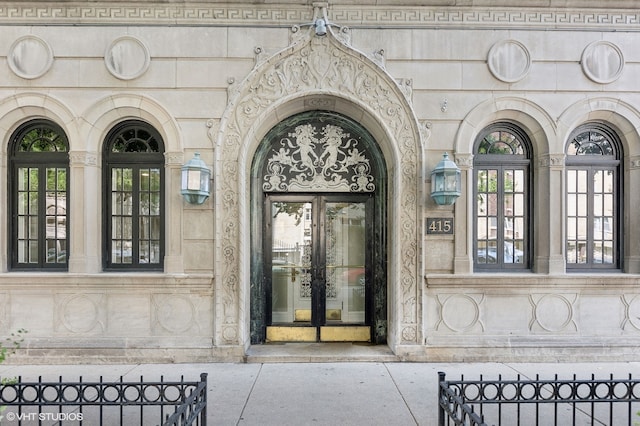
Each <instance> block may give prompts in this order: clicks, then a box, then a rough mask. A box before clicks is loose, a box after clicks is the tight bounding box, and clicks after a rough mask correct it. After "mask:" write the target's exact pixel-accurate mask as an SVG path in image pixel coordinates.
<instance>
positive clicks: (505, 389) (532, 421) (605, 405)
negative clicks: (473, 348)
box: [438, 372, 640, 426]
mask: <svg viewBox="0 0 640 426" xmlns="http://www.w3.org/2000/svg"><path fill="white" fill-rule="evenodd" d="M438 389H439V392H438V402H439V409H438V425H439V426H449V425H472V426H475V425H480V426H487V425H505V426H506V425H508V426H512V425H514V426H516V425H536V426H538V425H544V426H547V425H558V426H560V425H600V426H602V425H608V426H618V425H629V426H635V425H640V414H639V411H640V380H638V379H634V378H633V377H632V375H631V374H630V375H629V377H628V378H627V379H615V378H614V377H613V375H610V377H609V379H596V378H595V375H591V379H586V380H583V379H578V378H577V377H576V375H573V378H572V379H559V378H558V375H555V376H554V379H552V380H541V379H540V378H539V375H536V378H535V380H529V379H522V378H521V377H520V375H518V376H517V378H516V380H503V379H502V376H498V380H484V379H483V377H482V376H480V379H479V380H464V376H463V377H461V379H460V380H457V381H450V380H446V377H445V373H442V372H440V373H438Z"/></svg>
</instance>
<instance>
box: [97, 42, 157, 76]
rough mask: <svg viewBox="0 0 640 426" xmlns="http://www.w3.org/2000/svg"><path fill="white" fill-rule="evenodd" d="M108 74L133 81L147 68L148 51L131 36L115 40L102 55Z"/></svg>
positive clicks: (148, 60)
mask: <svg viewBox="0 0 640 426" xmlns="http://www.w3.org/2000/svg"><path fill="white" fill-rule="evenodd" d="M104 62H105V64H106V66H107V69H108V70H109V72H110V73H111V74H112V75H113V76H114V77H116V78H119V79H121V80H133V79H135V78H138V77H140V76H141V75H142V74H144V73H145V72H146V71H147V69H148V68H149V63H150V62H151V58H150V55H149V49H147V46H145V45H144V43H142V42H141V41H140V40H138V39H137V38H135V37H131V36H123V37H120V38H117V39H116V40H114V41H113V43H111V45H110V46H109V48H108V49H107V52H106V53H105V55H104Z"/></svg>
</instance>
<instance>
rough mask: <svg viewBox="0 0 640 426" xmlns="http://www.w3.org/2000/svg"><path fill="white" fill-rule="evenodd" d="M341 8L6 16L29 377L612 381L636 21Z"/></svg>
mask: <svg viewBox="0 0 640 426" xmlns="http://www.w3.org/2000/svg"><path fill="white" fill-rule="evenodd" d="M351 3H352V2H342V1H338V0H336V1H331V2H289V1H286V0H283V1H282V2H281V3H263V2H252V3H251V4H248V3H246V2H235V3H234V2H217V1H194V2H165V1H142V2H135V3H133V2H93V1H78V2H55V1H27V2H0V35H1V37H0V44H1V45H2V49H1V50H0V52H4V53H0V55H2V56H0V66H2V67H4V69H5V72H4V73H3V75H4V78H3V79H2V81H1V82H0V128H1V129H2V133H1V135H2V146H3V148H2V150H0V165H1V171H0V182H1V183H0V198H3V199H5V200H6V203H5V205H6V206H7V207H6V208H5V209H3V210H1V211H0V240H2V241H3V245H2V250H1V251H0V270H1V273H0V331H1V332H2V333H3V334H5V335H9V334H10V333H11V332H12V331H15V330H17V329H19V328H24V329H27V330H28V331H29V333H28V335H27V336H28V338H27V339H26V340H25V342H24V350H23V351H21V353H20V354H19V356H20V357H22V359H25V360H29V361H32V362H37V359H38V358H39V357H40V356H41V355H42V354H47V356H48V357H57V358H58V359H59V361H61V362H82V361H87V360H91V361H93V362H95V361H100V360H102V361H128V362H133V361H140V360H146V361H150V360H151V361H176V362H181V361H211V360H214V361H220V360H241V359H243V357H245V356H246V354H247V352H248V351H249V350H250V348H251V346H253V345H263V344H269V343H270V342H274V341H320V342H325V341H336V340H337V341H362V340H363V341H368V342H371V343H373V344H377V345H388V347H389V348H390V349H391V351H393V353H394V354H395V355H396V356H397V357H398V359H402V360H433V361H460V360H476V361H479V360H522V359H523V357H526V358H527V359H531V360H538V361H540V360H546V361H548V360H562V359H564V358H565V357H567V356H571V357H572V359H584V360H590V359H604V358H606V359H616V360H626V359H631V358H632V357H633V355H634V354H633V351H634V348H637V345H638V344H639V343H640V320H638V316H639V315H638V314H639V313H640V290H639V285H640V275H639V274H640V245H639V244H638V243H637V241H640V219H638V217H637V215H635V214H634V206H635V205H637V204H638V203H640V194H638V193H637V192H636V191H635V190H634V188H635V187H637V186H638V185H639V184H640V133H639V132H640V130H639V129H640V89H639V88H638V84H637V81H638V79H639V77H640V66H639V65H638V64H639V63H640V53H638V51H637V48H636V46H637V44H638V41H639V37H640V13H639V12H638V11H637V8H636V7H634V3H635V2H634V1H624V0H614V1H610V2H608V4H607V8H606V9H602V8H598V7H595V6H597V5H595V6H594V5H593V4H592V2H591V1H589V0H576V1H573V2H566V1H563V2H558V4H556V3H555V2H554V1H553V0H552V1H547V2H535V4H532V5H531V6H527V5H525V6H522V5H521V4H520V2H515V1H514V2H511V3H513V4H510V2H509V1H506V2H491V1H488V2H485V3H487V4H484V5H482V6H476V5H473V4H472V3H474V2H465V1H453V2H447V5H442V4H441V3H442V2H438V1H426V2H422V3H424V5H423V6H419V7H418V6H414V5H411V3H412V2H404V1H403V0H389V1H375V2H373V1H372V2H366V1H365V2H358V3H362V4H358V5H357V6H356V5H353V4H351ZM196 152H197V153H199V154H200V157H201V158H202V159H203V160H204V162H205V163H206V164H207V165H208V167H209V169H210V170H211V178H212V182H211V188H212V193H211V196H210V197H209V198H208V199H207V200H205V201H204V202H203V203H202V204H190V203H188V202H186V201H185V200H184V199H183V197H182V196H181V185H183V183H182V174H183V173H182V167H183V165H184V164H185V163H187V161H189V160H190V159H191V158H192V157H193V155H194V153H196ZM444 153H448V155H449V158H451V159H453V160H454V161H455V163H456V164H457V167H458V168H459V169H460V179H461V181H460V189H461V191H460V195H459V197H458V198H457V199H456V200H455V204H449V205H439V204H437V203H436V202H434V199H433V198H432V197H431V190H432V175H431V172H432V170H433V169H434V168H435V167H436V165H437V164H438V162H439V161H440V160H441V159H442V158H443V154H444ZM635 182H638V183H637V184H636V183H635ZM190 184H191V181H189V182H186V183H185V184H184V185H187V186H189V185H190ZM49 359H51V358H49Z"/></svg>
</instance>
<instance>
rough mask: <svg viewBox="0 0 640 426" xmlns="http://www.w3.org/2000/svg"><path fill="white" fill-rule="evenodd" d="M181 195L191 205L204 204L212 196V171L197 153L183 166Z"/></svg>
mask: <svg viewBox="0 0 640 426" xmlns="http://www.w3.org/2000/svg"><path fill="white" fill-rule="evenodd" d="M180 194H182V197H183V198H184V199H185V201H186V202H187V203H189V204H202V203H204V202H205V201H206V200H207V198H209V195H210V194H211V170H209V168H208V167H207V165H206V164H205V163H204V161H202V160H201V159H200V154H199V153H197V152H196V153H195V154H193V158H192V159H191V160H189V161H187V163H186V164H185V165H184V166H182V186H181V190H180Z"/></svg>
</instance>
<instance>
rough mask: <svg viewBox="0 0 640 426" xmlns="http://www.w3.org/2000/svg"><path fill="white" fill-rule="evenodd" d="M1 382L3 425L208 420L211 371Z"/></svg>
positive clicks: (191, 422)
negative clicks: (170, 376) (147, 377)
mask: <svg viewBox="0 0 640 426" xmlns="http://www.w3.org/2000/svg"><path fill="white" fill-rule="evenodd" d="M4 382H5V383H4V384H2V385H0V407H1V408H0V410H1V411H2V412H1V414H0V415H1V416H2V420H3V421H2V424H3V425H4V424H9V425H12V424H18V425H23V424H24V425H34V424H79V425H83V424H86V425H127V426H128V425H140V426H143V425H145V426H146V425H160V424H162V425H167V426H173V425H175V426H178V425H184V426H188V425H197V426H206V424H207V373H202V374H201V375H200V381H199V382H190V381H185V380H184V377H182V378H181V379H180V381H165V380H164V378H163V377H161V378H160V381H144V379H143V377H140V381H136V382H125V381H124V380H123V378H122V377H120V380H119V381H116V382H108V381H104V380H103V378H102V377H100V379H99V381H97V382H96V381H88V382H85V381H83V379H82V377H80V378H79V380H78V381H77V382H67V381H63V379H62V377H60V378H59V380H58V381H54V382H49V381H42V378H41V377H40V378H38V381H37V382H23V381H22V378H21V377H18V378H17V379H15V380H9V381H7V380H6V379H5V381H4Z"/></svg>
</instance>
